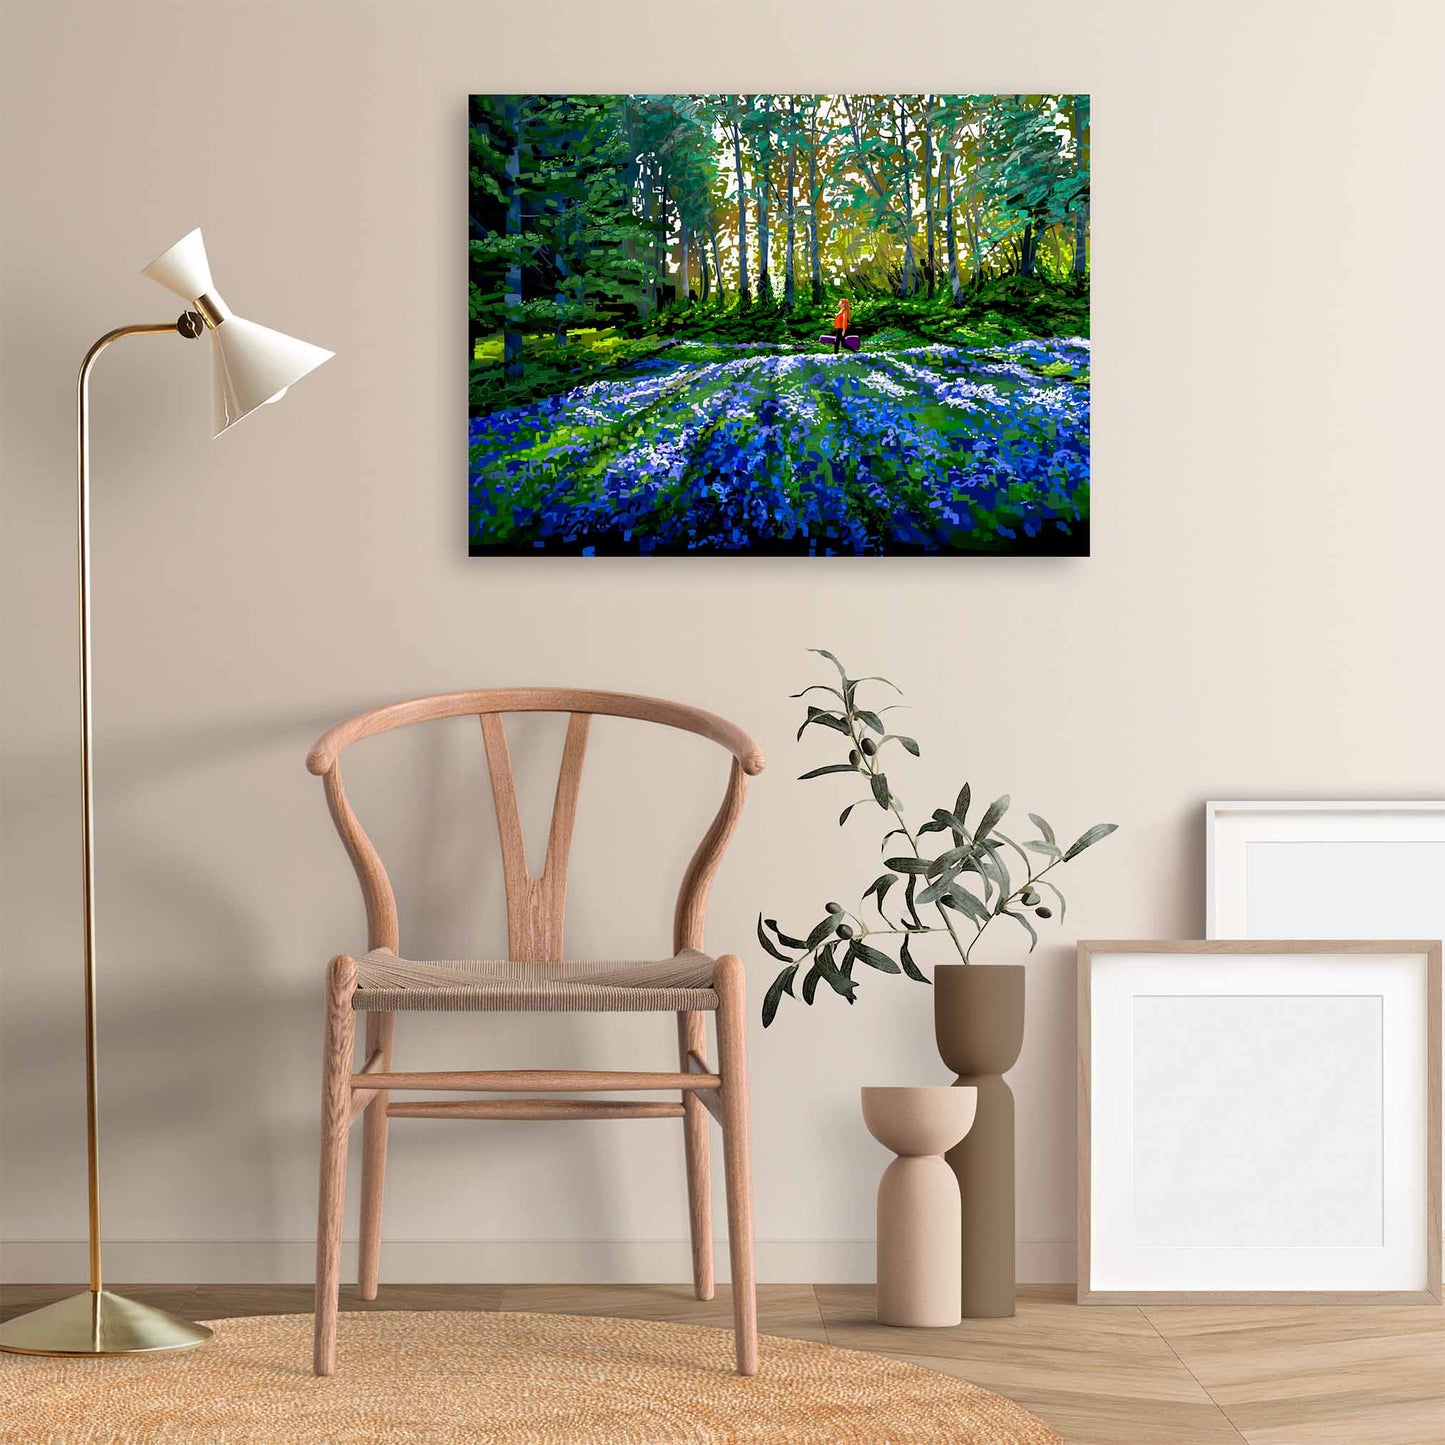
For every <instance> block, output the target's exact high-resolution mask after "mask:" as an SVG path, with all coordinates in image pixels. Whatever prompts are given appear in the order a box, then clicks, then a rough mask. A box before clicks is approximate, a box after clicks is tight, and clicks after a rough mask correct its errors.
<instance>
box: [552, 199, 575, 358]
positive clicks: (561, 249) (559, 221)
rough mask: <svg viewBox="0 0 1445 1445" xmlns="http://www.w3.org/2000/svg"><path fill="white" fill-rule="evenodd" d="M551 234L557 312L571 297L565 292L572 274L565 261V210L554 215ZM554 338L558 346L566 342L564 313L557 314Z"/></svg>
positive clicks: (561, 309) (553, 293) (554, 295)
mask: <svg viewBox="0 0 1445 1445" xmlns="http://www.w3.org/2000/svg"><path fill="white" fill-rule="evenodd" d="M552 224H553V234H554V235H555V236H556V241H555V243H554V244H553V247H552V260H553V264H554V265H555V266H556V267H557V285H556V286H555V287H554V288H553V291H552V298H553V300H554V301H555V302H556V303H557V308H558V311H559V313H560V312H562V311H563V310H564V308H565V307H566V306H567V304H568V302H569V301H570V300H571V298H570V297H569V296H568V294H567V282H568V280H569V279H570V277H571V275H572V267H571V266H570V265H568V263H567V215H566V212H563V213H562V214H560V215H558V216H556V217H555V219H554V220H553V223H552ZM554 339H555V341H556V342H557V345H558V346H566V344H567V322H566V319H565V316H564V315H560V314H559V316H558V319H557V329H556V332H555V333H554Z"/></svg>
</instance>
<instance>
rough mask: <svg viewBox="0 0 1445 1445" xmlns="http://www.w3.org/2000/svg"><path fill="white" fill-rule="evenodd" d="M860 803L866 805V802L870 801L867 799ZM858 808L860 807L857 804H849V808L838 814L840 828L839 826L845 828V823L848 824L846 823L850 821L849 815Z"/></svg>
mask: <svg viewBox="0 0 1445 1445" xmlns="http://www.w3.org/2000/svg"><path fill="white" fill-rule="evenodd" d="M859 801H860V802H864V803H866V802H867V801H868V799H867V798H862V799H860V800H859ZM857 806H858V804H857V803H849V804H848V806H847V807H846V808H844V809H843V811H842V812H841V813H839V814H838V826H839V827H840V828H841V827H842V826H843V824H844V823H846V822H847V821H848V814H849V813H851V812H852V811H853V809H854V808H856V807H857Z"/></svg>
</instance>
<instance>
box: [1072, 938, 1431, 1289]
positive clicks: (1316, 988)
mask: <svg viewBox="0 0 1445 1445" xmlns="http://www.w3.org/2000/svg"><path fill="white" fill-rule="evenodd" d="M1440 954H1441V945H1440V942H1439V941H1438V940H1429V939H1427V940H1422V941H1407V942H1400V941H1394V940H1376V939H1368V940H1321V941H1313V942H1293V941H1291V942H1279V941H1273V940H1218V939H1216V940H1203V941H1198V942H1176V941H1168V942H1140V941H1127V942H1107V941H1106V942H1087V941H1086V942H1082V943H1080V944H1079V969H1078V975H1079V977H1078V982H1079V1057H1078V1063H1079V1076H1078V1077H1079V1095H1078V1108H1079V1219H1078V1226H1079V1227H1078V1241H1079V1242H1078V1285H1077V1296H1078V1300H1079V1303H1080V1304H1194V1303H1208V1304H1422V1305H1439V1304H1440V1303H1441V1284H1440V1261H1441V1237H1440V1222H1441V1215H1440V1210H1441V1204H1440V1158H1441V1138H1440V1113H1441V1099H1440V1035H1441V1026H1440Z"/></svg>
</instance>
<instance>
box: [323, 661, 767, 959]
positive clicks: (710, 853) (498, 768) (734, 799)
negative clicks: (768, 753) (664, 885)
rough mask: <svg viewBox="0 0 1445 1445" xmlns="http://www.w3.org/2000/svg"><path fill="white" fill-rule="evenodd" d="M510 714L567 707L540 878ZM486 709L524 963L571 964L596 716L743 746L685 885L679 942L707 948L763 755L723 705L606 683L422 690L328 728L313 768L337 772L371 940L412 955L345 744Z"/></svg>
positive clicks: (513, 926) (676, 933) (511, 932)
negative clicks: (579, 829) (364, 822)
mask: <svg viewBox="0 0 1445 1445" xmlns="http://www.w3.org/2000/svg"><path fill="white" fill-rule="evenodd" d="M509 712H565V713H568V714H570V716H569V718H568V720H567V741H566V743H565V744H564V746H563V750H562V766H561V769H560V770H559V772H558V775H557V796H556V800H555V802H554V803H553V806H552V824H551V829H550V831H549V833H548V837H547V859H546V863H545V865H544V866H543V869H542V872H541V873H540V874H539V875H538V876H536V877H533V876H532V874H531V873H530V872H529V871H528V869H527V856H526V850H525V847H524V844H523V839H522V824H521V818H520V816H519V814H518V810H517V789H516V781H515V779H514V777H513V774H512V760H511V756H510V754H509V752H508V750H507V733H506V729H505V726H504V723H503V717H504V715H505V714H507V713H509ZM473 713H474V714H476V715H477V716H478V717H479V718H480V719H481V724H482V741H483V743H484V744H485V746H486V750H487V771H488V774H489V776H490V778H491V784H492V799H493V801H494V803H495V805H496V812H497V832H498V835H499V838H500V841H501V848H502V874H503V878H504V880H505V883H506V889H507V945H508V955H509V957H510V958H512V959H513V960H515V961H516V962H519V963H560V962H562V958H563V953H562V929H563V914H564V911H565V907H566V900H567V863H568V855H569V852H570V849H571V844H572V824H573V820H574V819H575V817H576V813H577V789H578V786H579V784H580V783H581V780H582V762H583V758H584V756H585V754H586V751H587V732H588V727H589V725H590V723H591V720H592V718H593V717H594V716H596V715H604V716H608V717H626V718H636V719H638V720H640V721H643V722H652V723H661V724H663V725H665V726H667V727H674V728H681V729H682V730H684V731H686V732H691V733H697V734H698V735H699V736H701V737H705V738H708V739H710V740H711V741H713V742H715V743H718V744H720V745H721V746H722V747H724V748H726V749H727V750H728V751H729V752H730V753H731V754H732V759H733V760H732V768H731V770H730V772H729V775H728V786H727V792H726V793H725V795H724V797H723V801H722V806H721V807H720V808H719V809H718V812H717V816H716V817H715V818H714V819H713V821H712V826H711V827H710V828H709V829H708V830H707V833H706V834H705V835H704V837H703V840H702V842H701V843H699V844H698V847H697V851H696V852H695V853H694V854H693V857H692V862H691V863H689V864H688V868H687V872H686V874H684V876H683V880H682V886H681V888H680V889H679V890H678V895H677V909H676V913H675V915H674V919H673V948H674V950H681V949H683V948H697V949H701V948H702V946H703V923H704V918H705V914H706V909H707V895H708V889H709V887H710V886H711V884H712V880H713V876H714V875H715V874H716V872H717V869H718V864H719V863H720V862H721V861H722V854H723V849H724V848H725V847H726V846H727V842H728V839H729V838H730V837H731V836H732V832H733V829H734V828H735V827H736V826H737V820H738V815H739V814H740V813H741V812H742V806H743V796H744V793H745V791H746V788H747V779H748V777H749V776H751V775H754V774H757V773H760V772H762V770H763V755H762V753H761V752H760V751H759V750H758V746H757V744H756V743H755V742H754V741H753V740H752V739H751V738H750V737H749V736H748V735H747V734H746V733H745V732H744V731H743V730H742V729H741V728H739V727H735V726H734V725H733V724H732V723H730V722H728V721H726V720H725V719H724V718H720V717H717V716H715V715H714V714H713V713H709V712H703V711H702V710H701V709H700V708H695V707H688V706H687V705H686V704H684V703H677V702H666V701H664V700H663V699H661V698H655V697H638V696H634V695H633V694H632V693H625V692H594V691H587V690H578V689H572V688H560V687H538V688H495V689H490V690H487V691H482V692H451V693H442V694H439V695H438V696H435V697H419V698H413V699H411V700H410V701H408V702H397V703H392V704H390V705H389V706H387V707H379V708H374V709H372V711H370V712H364V713H360V714H358V715H357V716H356V717H353V718H348V719H347V720H346V721H345V722H343V723H338V724H337V725H336V726H335V727H334V728H332V729H330V731H328V732H326V733H324V734H323V735H322V737H321V738H320V740H319V741H318V742H317V744H316V746H315V747H314V748H312V749H311V752H310V753H309V754H308V755H307V758H306V766H307V768H309V769H310V771H311V772H313V773H315V774H316V775H317V776H318V777H321V778H323V779H324V780H325V783H326V801H327V804H328V806H329V807H330V809H331V817H332V819H333V821H334V822H335V824H336V831H337V832H338V833H339V834H340V835H341V841H342V843H343V844H344V845H345V847H346V851H347V854H348V855H349V856H350V858H351V862H352V866H353V867H354V868H355V869H356V876H357V879H358V881H359V882H360V884H361V894H362V898H363V899H364V900H365V903H366V925H367V946H368V947H369V948H389V949H391V950H392V951H393V952H394V953H400V951H401V950H400V945H399V941H398V928H397V917H396V895H395V894H394V892H393V891H392V887H391V880H390V879H389V878H388V877H387V875H386V869H385V868H384V867H383V866H382V862H381V857H380V855H379V854H378V853H377V851H376V849H375V847H374V846H373V845H372V842H371V839H370V838H368V837H367V835H366V832H365V830H364V829H363V828H362V826H361V824H360V822H358V821H357V817H356V814H355V812H353V811H352V807H351V804H350V802H349V801H348V800H347V797H346V790H345V789H344V788H343V786H342V782H341V762H340V758H341V752H342V750H343V749H344V748H346V747H348V746H349V745H350V744H352V743H354V742H357V741H359V740H360V739H361V738H366V737H371V736H372V735H373V734H375V733H380V732H387V731H390V730H391V729H392V728H398V727H405V726H407V725H408V724H411V723H419V722H430V721H432V720H434V719H436V718H449V717H462V716H466V715H468V714H473Z"/></svg>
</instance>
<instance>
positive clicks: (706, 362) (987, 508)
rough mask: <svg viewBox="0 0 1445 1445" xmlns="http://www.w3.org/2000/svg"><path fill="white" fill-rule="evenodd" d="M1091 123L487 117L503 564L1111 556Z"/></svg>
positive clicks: (1016, 116) (476, 441)
mask: <svg viewBox="0 0 1445 1445" xmlns="http://www.w3.org/2000/svg"><path fill="white" fill-rule="evenodd" d="M1087 121H1088V98H1087V97H1084V96H474V97H472V129H471V155H472V183H471V184H472V215H471V224H472V239H471V266H472V280H471V370H470V398H471V405H470V412H471V415H470V422H469V433H470V434H469V469H468V472H469V538H468V540H469V548H470V551H471V553H472V555H473V556H494V555H530V556H546V555H570V556H577V555H582V556H606V555H626V556H650V555H651V556H665V555H674V556H676V555H720V554H721V555H753V556H756V555H770V554H771V555H792V556H814V557H830V556H892V555H926V554H941V555H950V554H960V553H995V554H1018V555H1027V554H1061V555H1086V554H1087V553H1088V550H1089V396H1090V364H1089V363H1090V342H1089V314H1088V214H1087V208H1088V164H1087Z"/></svg>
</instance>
